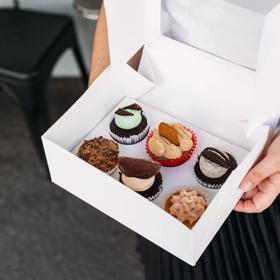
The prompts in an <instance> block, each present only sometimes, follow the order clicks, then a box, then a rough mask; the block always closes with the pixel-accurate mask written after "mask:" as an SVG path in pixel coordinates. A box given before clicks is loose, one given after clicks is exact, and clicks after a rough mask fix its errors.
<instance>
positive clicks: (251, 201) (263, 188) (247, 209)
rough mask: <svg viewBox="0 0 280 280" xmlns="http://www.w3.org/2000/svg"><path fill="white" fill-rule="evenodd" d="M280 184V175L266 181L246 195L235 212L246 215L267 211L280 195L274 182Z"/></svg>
mask: <svg viewBox="0 0 280 280" xmlns="http://www.w3.org/2000/svg"><path fill="white" fill-rule="evenodd" d="M276 181H277V182H280V173H277V174H274V175H273V176H271V177H270V178H268V179H266V180H264V181H263V182H261V183H260V184H259V186H258V187H256V188H254V189H253V190H251V191H250V192H249V193H247V194H245V196H244V198H243V199H245V200H240V201H239V202H238V203H237V205H236V206H235V208H234V210H235V211H238V212H244V213H260V212H262V211H264V210H265V209H267V208H268V207H269V206H270V205H271V204H272V203H273V201H274V200H275V198H276V197H277V196H278V194H279V188H278V186H277V185H275V184H274V182H276Z"/></svg>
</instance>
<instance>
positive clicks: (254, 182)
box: [240, 155, 279, 192]
mask: <svg viewBox="0 0 280 280" xmlns="http://www.w3.org/2000/svg"><path fill="white" fill-rule="evenodd" d="M278 168H279V166H278V163H277V162H276V160H274V157H271V156H269V155H267V156H266V157H265V158H264V159H263V160H262V161H260V162H259V163H258V164H257V165H256V166H255V167H254V168H253V169H251V171H249V173H248V174H247V175H246V176H245V178H244V179H243V181H242V183H241V185H240V187H241V189H243V190H244V191H245V192H248V191H250V190H252V189H254V188H255V187H256V186H258V185H259V183H261V182H262V181H263V180H264V179H266V178H267V177H269V176H270V175H272V174H274V173H276V172H277V171H278Z"/></svg>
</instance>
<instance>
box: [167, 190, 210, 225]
mask: <svg viewBox="0 0 280 280" xmlns="http://www.w3.org/2000/svg"><path fill="white" fill-rule="evenodd" d="M207 206H208V202H207V199H206V197H205V196H204V195H203V194H202V193H200V192H198V191H196V190H192V189H182V190H180V191H178V192H176V193H174V194H172V195H171V196H170V197H169V198H168V199H167V201H166V203H165V211H167V212H168V213H169V214H171V215H172V216H173V217H175V218H176V219H178V220H179V221H180V222H182V223H183V224H185V225H186V226H187V227H188V228H190V229H191V228H192V227H193V226H194V225H195V224H196V223H197V221H198V220H199V218H200V217H201V216H202V214H203V213H204V212H205V210H206V208H207Z"/></svg>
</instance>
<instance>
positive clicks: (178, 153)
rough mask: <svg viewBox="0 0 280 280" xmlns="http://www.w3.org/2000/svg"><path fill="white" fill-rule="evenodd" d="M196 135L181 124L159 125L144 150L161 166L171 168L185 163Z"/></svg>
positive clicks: (149, 137)
mask: <svg viewBox="0 0 280 280" xmlns="http://www.w3.org/2000/svg"><path fill="white" fill-rule="evenodd" d="M196 144H197V139H196V135H195V134H194V133H193V132H192V131H191V130H189V129H188V128H186V127H184V126H183V125H181V124H177V123H174V124H167V123H163V122H162V123H160V125H159V127H158V128H156V129H154V131H152V132H151V134H150V135H149V136H148V138H147V143H146V150H147V152H148V154H149V155H150V157H151V158H152V159H153V160H155V161H157V162H159V163H161V165H162V166H166V167H173V166H178V165H181V164H183V163H184V162H186V161H187V160H188V159H189V158H190V157H191V155H192V154H193V151H194V149H195V147H196Z"/></svg>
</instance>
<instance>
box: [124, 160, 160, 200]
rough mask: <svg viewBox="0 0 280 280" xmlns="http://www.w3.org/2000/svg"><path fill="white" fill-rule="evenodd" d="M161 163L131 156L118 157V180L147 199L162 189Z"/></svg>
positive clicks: (156, 195) (155, 196)
mask: <svg viewBox="0 0 280 280" xmlns="http://www.w3.org/2000/svg"><path fill="white" fill-rule="evenodd" d="M160 168H161V165H160V164H159V163H157V162H154V161H151V160H146V159H140V158H131V157H120V158H119V170H120V182H121V183H123V184H124V185H125V186H127V187H128V188H130V189H132V190H134V191H135V192H137V193H139V194H140V195H142V196H144V197H145V198H148V199H149V200H154V199H156V198H157V197H158V196H159V194H160V193H161V191H162V176H161V173H160Z"/></svg>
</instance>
